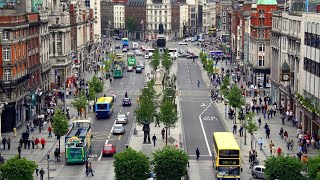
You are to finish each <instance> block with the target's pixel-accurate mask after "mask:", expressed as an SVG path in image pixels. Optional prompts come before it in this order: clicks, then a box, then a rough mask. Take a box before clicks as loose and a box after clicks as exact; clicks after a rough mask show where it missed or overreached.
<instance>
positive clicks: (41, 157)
mask: <svg viewBox="0 0 320 180" xmlns="http://www.w3.org/2000/svg"><path fill="white" fill-rule="evenodd" d="M99 75H100V76H101V72H99V73H98V76H99ZM93 76H94V74H93V73H87V74H86V76H85V80H86V81H88V80H90V79H91V78H92V77H93ZM109 85H110V84H109V81H108V80H104V91H106V90H107V89H108V88H109ZM72 100H74V98H69V99H67V100H66V106H67V107H70V117H71V120H70V123H71V122H72V121H73V120H74V119H75V118H76V117H77V115H78V114H77V111H76V109H75V108H73V107H72V105H71V101H72ZM61 106H63V103H62V101H60V100H58V105H57V108H59V107H61ZM89 113H92V112H90V111H88V113H87V114H88V116H89ZM26 124H27V123H24V124H23V125H21V126H20V127H19V128H18V129H17V136H16V137H14V134H13V132H7V133H2V137H6V138H7V139H8V138H10V139H11V148H10V150H7V147H6V150H0V153H1V154H2V155H3V156H4V158H5V159H10V158H12V157H14V156H16V155H18V146H19V140H20V138H21V135H22V133H23V132H25V131H26ZM49 125H50V123H45V124H44V125H43V128H42V129H41V132H39V127H36V128H35V130H34V131H33V132H30V134H29V137H30V139H31V138H32V137H34V138H38V139H39V140H40V139H41V138H44V139H45V140H46V145H45V147H44V149H41V145H39V149H36V148H35V149H32V146H31V147H30V149H28V148H26V149H24V148H22V151H21V157H26V158H27V159H28V160H32V161H35V162H36V163H37V164H38V166H39V168H43V169H44V170H45V172H46V174H45V176H46V177H47V175H48V173H47V167H48V161H47V159H46V158H47V154H48V153H49V154H50V165H49V169H50V177H55V176H56V175H58V173H59V172H60V171H61V169H62V168H63V165H64V163H63V162H60V163H55V162H54V160H53V159H54V150H55V148H56V147H58V145H59V143H58V142H59V141H58V139H57V138H56V136H55V135H54V134H53V135H52V137H50V138H49V137H48V131H47V129H48V127H49ZM64 145H65V144H64V136H63V137H61V144H60V147H61V158H64V152H65V150H64ZM63 161H64V160H63ZM34 179H36V175H35V174H34Z"/></svg>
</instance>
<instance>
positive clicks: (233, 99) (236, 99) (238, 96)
mask: <svg viewBox="0 0 320 180" xmlns="http://www.w3.org/2000/svg"><path fill="white" fill-rule="evenodd" d="M227 99H228V102H229V104H230V106H231V107H233V108H235V110H236V112H237V108H241V107H242V106H243V105H245V100H244V98H243V96H242V92H241V89H239V88H238V86H237V85H236V84H234V85H233V86H232V87H231V89H230V91H229V93H228V95H227ZM235 114H237V113H235ZM235 116H236V115H235ZM234 123H236V117H234Z"/></svg>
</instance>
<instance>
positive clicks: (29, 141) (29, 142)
mask: <svg viewBox="0 0 320 180" xmlns="http://www.w3.org/2000/svg"><path fill="white" fill-rule="evenodd" d="M30 145H31V140H30V139H29V138H28V149H30Z"/></svg>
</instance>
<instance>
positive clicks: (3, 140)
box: [2, 137, 7, 150]
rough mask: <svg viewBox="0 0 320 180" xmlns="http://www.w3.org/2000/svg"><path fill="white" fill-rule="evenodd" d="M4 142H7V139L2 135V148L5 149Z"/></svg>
mask: <svg viewBox="0 0 320 180" xmlns="http://www.w3.org/2000/svg"><path fill="white" fill-rule="evenodd" d="M6 144H7V139H6V137H3V139H2V145H3V150H5V149H6Z"/></svg>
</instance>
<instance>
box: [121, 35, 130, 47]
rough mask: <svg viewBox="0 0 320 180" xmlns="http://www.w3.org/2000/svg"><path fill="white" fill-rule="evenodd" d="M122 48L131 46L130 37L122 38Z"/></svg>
mask: <svg viewBox="0 0 320 180" xmlns="http://www.w3.org/2000/svg"><path fill="white" fill-rule="evenodd" d="M122 48H127V49H128V48H129V39H128V38H122Z"/></svg>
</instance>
